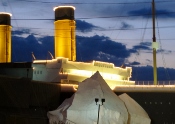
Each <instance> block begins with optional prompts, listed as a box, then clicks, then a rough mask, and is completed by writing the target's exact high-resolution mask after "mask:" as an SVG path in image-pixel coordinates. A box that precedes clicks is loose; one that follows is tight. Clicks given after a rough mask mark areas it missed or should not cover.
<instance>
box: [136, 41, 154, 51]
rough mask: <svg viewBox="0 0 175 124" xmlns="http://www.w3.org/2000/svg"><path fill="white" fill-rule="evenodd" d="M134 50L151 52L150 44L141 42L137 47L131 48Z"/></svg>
mask: <svg viewBox="0 0 175 124" xmlns="http://www.w3.org/2000/svg"><path fill="white" fill-rule="evenodd" d="M133 49H134V50H137V51H138V50H152V48H151V42H141V43H140V44H139V45H135V46H133Z"/></svg>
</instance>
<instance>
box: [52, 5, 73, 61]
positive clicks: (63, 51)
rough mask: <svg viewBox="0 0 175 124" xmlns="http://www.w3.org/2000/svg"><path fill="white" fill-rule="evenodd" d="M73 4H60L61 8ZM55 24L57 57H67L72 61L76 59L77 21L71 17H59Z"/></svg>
mask: <svg viewBox="0 0 175 124" xmlns="http://www.w3.org/2000/svg"><path fill="white" fill-rule="evenodd" d="M66 7H69V8H70V7H71V8H74V7H72V6H59V7H56V8H54V11H56V9H59V8H66ZM54 25H55V45H54V46H55V58H56V57H65V58H68V59H69V60H71V61H75V60H76V40H75V21H74V20H71V19H58V20H56V21H55V22H54Z"/></svg>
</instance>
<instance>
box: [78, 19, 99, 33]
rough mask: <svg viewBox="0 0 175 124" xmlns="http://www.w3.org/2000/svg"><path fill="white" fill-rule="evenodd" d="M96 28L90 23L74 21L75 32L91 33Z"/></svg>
mask: <svg viewBox="0 0 175 124" xmlns="http://www.w3.org/2000/svg"><path fill="white" fill-rule="evenodd" d="M95 28H98V27H97V26H94V25H93V24H91V23H88V22H86V21H82V20H76V30H78V31H81V32H83V33H85V32H91V31H92V30H93V29H95Z"/></svg>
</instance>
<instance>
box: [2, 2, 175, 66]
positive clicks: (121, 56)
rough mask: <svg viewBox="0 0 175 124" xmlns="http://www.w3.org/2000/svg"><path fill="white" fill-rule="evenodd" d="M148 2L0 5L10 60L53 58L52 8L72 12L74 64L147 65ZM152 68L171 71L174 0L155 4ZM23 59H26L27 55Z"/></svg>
mask: <svg viewBox="0 0 175 124" xmlns="http://www.w3.org/2000/svg"><path fill="white" fill-rule="evenodd" d="M151 2H152V0H107V1H106V0H88V1H83V0H1V1H0V12H9V13H11V14H12V17H11V18H12V20H11V25H12V43H13V48H12V49H13V61H14V62H16V61H30V60H31V55H30V53H31V52H34V54H35V56H36V58H38V59H46V58H47V51H50V52H51V53H53V41H54V38H53V34H54V11H53V8H54V7H56V6H63V5H72V6H75V7H76V10H75V20H76V41H77V60H78V61H91V60H100V61H107V62H113V63H115V65H117V66H120V65H121V64H123V63H124V64H126V65H129V66H135V67H140V66H142V67H145V66H152V47H151V44H152V18H151V11H152V10H151V9H152V8H151ZM155 3H156V38H157V42H158V43H159V49H158V51H157V66H158V67H164V68H173V69H174V68H175V64H174V63H175V50H174V46H175V34H174V31H175V24H174V22H175V9H174V5H175V1H174V0H155ZM87 51H88V52H87ZM28 54H29V55H28Z"/></svg>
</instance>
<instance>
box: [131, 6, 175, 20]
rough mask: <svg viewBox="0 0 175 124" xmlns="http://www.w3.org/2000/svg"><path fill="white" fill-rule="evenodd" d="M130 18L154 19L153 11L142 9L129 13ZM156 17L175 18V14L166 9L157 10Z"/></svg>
mask: <svg viewBox="0 0 175 124" xmlns="http://www.w3.org/2000/svg"><path fill="white" fill-rule="evenodd" d="M128 15H130V16H140V17H143V18H152V10H151V9H148V8H141V9H137V10H132V11H128ZM156 17H158V18H164V19H165V18H175V13H174V12H171V11H169V10H165V9H157V10H156Z"/></svg>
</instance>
